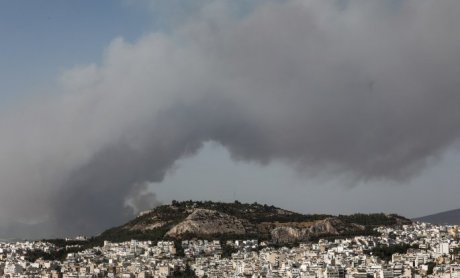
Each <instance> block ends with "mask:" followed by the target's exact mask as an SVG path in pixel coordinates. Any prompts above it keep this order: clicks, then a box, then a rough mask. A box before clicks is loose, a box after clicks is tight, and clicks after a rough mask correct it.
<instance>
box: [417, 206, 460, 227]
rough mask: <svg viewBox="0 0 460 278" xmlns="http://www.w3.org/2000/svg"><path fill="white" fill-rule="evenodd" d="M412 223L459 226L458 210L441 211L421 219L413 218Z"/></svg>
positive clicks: (459, 215)
mask: <svg viewBox="0 0 460 278" xmlns="http://www.w3.org/2000/svg"><path fill="white" fill-rule="evenodd" d="M413 220H414V221H420V222H428V223H432V224H451V225H460V209H454V210H448V211H443V212H440V213H435V214H431V215H427V216H423V217H418V218H414V219H413Z"/></svg>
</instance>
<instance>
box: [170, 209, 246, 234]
mask: <svg viewBox="0 0 460 278" xmlns="http://www.w3.org/2000/svg"><path fill="white" fill-rule="evenodd" d="M244 224H245V223H244V221H243V220H242V219H239V218H236V217H234V216H231V215H228V214H225V213H222V212H218V211H216V210H209V209H194V210H193V212H192V213H191V214H190V215H189V216H187V218H186V219H185V220H184V221H182V222H180V223H179V224H177V225H176V226H174V227H172V228H171V229H170V230H169V231H168V232H167V233H166V236H170V237H175V238H178V237H180V236H181V235H185V234H194V235H205V236H208V235H219V234H233V235H244V234H245V233H246V229H245V225H244Z"/></svg>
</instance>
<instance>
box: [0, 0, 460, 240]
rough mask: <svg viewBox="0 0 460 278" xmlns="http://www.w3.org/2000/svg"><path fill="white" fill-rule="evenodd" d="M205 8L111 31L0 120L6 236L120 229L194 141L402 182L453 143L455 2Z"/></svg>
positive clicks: (310, 169)
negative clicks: (82, 59)
mask: <svg viewBox="0 0 460 278" xmlns="http://www.w3.org/2000/svg"><path fill="white" fill-rule="evenodd" d="M213 5H217V4H213V3H209V4H207V5H206V7H204V8H203V10H202V11H201V13H200V16H199V17H197V18H194V19H191V20H190V21H187V22H186V23H184V24H183V25H181V26H180V27H178V28H176V29H175V30H174V31H173V32H172V33H171V34H161V33H153V34H149V35H146V36H145V37H143V38H141V39H139V40H138V41H137V42H134V43H128V42H125V41H123V39H121V38H118V39H115V40H114V41H113V42H112V43H111V45H110V46H109V47H108V49H107V50H106V52H105V54H104V57H105V58H104V61H103V62H102V63H101V65H88V66H85V67H80V68H75V69H72V70H70V71H67V72H65V73H63V74H62V76H61V78H60V88H59V92H60V93H59V94H51V95H49V96H47V97H46V99H38V100H37V99H35V100H30V101H29V102H28V103H25V104H23V105H22V106H21V107H20V109H19V108H18V107H16V108H15V110H14V111H9V112H5V113H4V114H3V115H2V116H1V118H0V127H1V128H2V130H4V131H7V132H4V133H2V135H1V140H0V157H1V159H0V183H1V184H2V186H1V188H0V190H1V194H0V220H1V221H2V222H0V223H8V225H9V228H8V229H9V230H6V228H4V230H3V232H4V233H12V232H15V233H20V232H23V231H24V229H23V227H24V226H26V227H39V228H40V229H41V230H40V232H41V233H42V234H47V235H51V234H52V235H55V234H61V235H62V234H78V233H87V234H92V233H97V232H99V231H101V230H102V229H104V228H107V227H110V226H113V225H116V224H119V223H121V222H123V221H124V220H125V219H128V218H129V217H132V214H133V213H135V212H137V211H138V210H142V209H144V208H145V207H147V206H150V205H155V204H157V202H158V201H156V200H155V195H154V194H153V193H151V192H148V191H146V187H145V183H146V182H161V181H162V180H163V178H164V177H165V174H166V173H167V172H168V171H169V170H170V169H171V167H173V166H174V164H175V162H176V161H177V160H178V159H180V158H182V157H184V156H189V155H194V154H196V153H197V152H198V151H199V150H200V148H201V146H202V145H203V143H205V142H208V141H215V142H217V143H219V144H221V145H223V146H224V147H226V148H227V149H228V150H229V151H230V153H231V155H232V157H233V158H234V159H235V160H242V161H256V162H258V163H261V164H266V163H269V162H270V161H272V160H281V161H284V162H285V163H288V164H289V165H292V167H294V168H296V169H298V170H300V171H302V172H306V173H311V174H318V173H319V174H322V175H345V176H347V177H348V178H349V179H352V180H355V181H369V180H386V179H388V180H396V181H404V180H407V179H409V178H411V177H413V176H414V175H416V174H417V173H419V172H420V171H421V170H423V168H424V167H426V166H427V164H429V163H431V162H432V161H433V160H436V158H437V156H439V155H440V154H442V152H444V151H445V150H446V149H448V148H450V147H452V146H454V145H455V144H456V143H457V142H458V138H459V133H460V110H459V109H458V106H459V105H460V94H459V92H458V88H459V85H460V84H459V83H460V79H459V78H458V73H459V72H460V30H459V28H458V26H459V24H460V22H459V21H460V18H458V16H457V15H458V13H459V12H460V3H459V2H458V1H442V2H436V3H434V2H433V1H425V0H418V1H415V0H406V1H403V2H402V4H401V5H400V6H398V7H397V8H394V7H388V5H387V4H384V3H383V2H379V1H350V2H349V3H348V4H347V5H345V6H341V5H335V4H334V3H332V1H331V2H329V1H286V2H282V3H266V4H263V5H260V6H258V7H257V8H255V10H254V11H253V12H252V13H251V14H250V15H248V16H247V17H245V18H243V19H233V18H232V17H228V16H226V14H225V6H223V7H218V8H216V7H213ZM216 11H219V14H218V16H217V15H216V14H215V12H216ZM211 12H212V13H211ZM190 186H191V187H192V186H193V185H190ZM13 223H17V226H14V225H13ZM11 227H18V230H14V229H13V228H11ZM12 229H13V230H12ZM0 232H2V231H1V230H0Z"/></svg>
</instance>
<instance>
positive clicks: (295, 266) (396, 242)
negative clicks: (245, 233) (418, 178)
mask: <svg viewBox="0 0 460 278" xmlns="http://www.w3.org/2000/svg"><path fill="white" fill-rule="evenodd" d="M376 230H377V231H378V232H379V233H380V236H355V237H351V238H341V239H332V240H327V239H320V240H319V241H317V242H304V243H299V244H298V245H296V246H290V247H287V246H284V247H280V246H277V247H273V246H270V243H269V242H259V241H258V240H228V241H219V240H214V241H213V240H209V241H208V240H199V239H192V240H182V241H181V242H180V244H179V245H177V244H176V243H175V242H173V241H158V242H153V241H137V240H131V241H126V242H120V243H112V242H108V241H105V242H104V244H103V246H96V247H92V248H88V249H86V250H82V251H80V252H75V253H67V254H66V256H65V257H64V258H63V259H62V261H61V260H46V259H43V258H38V259H34V260H31V258H30V256H28V254H30V253H31V252H43V253H50V252H52V251H55V250H56V249H57V248H58V247H57V246H56V245H55V244H53V243H51V242H46V241H20V242H3V243H1V244H0V274H1V275H2V276H3V277H126V278H127V277H308V278H345V277H346V278H368V277H369V278H370V277H374V278H392V277H407V278H416V277H443V278H453V277H460V264H459V263H460V254H459V250H460V248H459V246H460V244H459V240H458V235H459V231H460V228H459V227H458V226H447V225H432V224H428V223H420V222H414V223H413V224H411V225H402V226H400V227H384V226H382V227H378V228H376ZM67 240H68V241H70V239H67ZM85 240H86V239H85V238H83V237H79V238H77V239H72V242H78V241H81V242H82V243H83V242H84V241H85ZM73 247H75V246H73ZM66 248H72V246H67V247H66Z"/></svg>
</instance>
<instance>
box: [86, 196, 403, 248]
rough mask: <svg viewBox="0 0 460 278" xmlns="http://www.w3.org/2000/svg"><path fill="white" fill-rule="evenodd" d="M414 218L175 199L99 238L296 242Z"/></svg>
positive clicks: (368, 231) (369, 230)
mask: <svg viewBox="0 0 460 278" xmlns="http://www.w3.org/2000/svg"><path fill="white" fill-rule="evenodd" d="M407 223H411V221H410V220H409V219H406V218H404V217H402V216H398V215H395V214H383V213H376V214H353V215H339V216H333V215H326V214H313V215H307V214H300V213H296V212H292V211H288V210H284V209H281V208H277V207H274V206H269V205H261V204H257V203H253V204H243V203H240V202H238V201H235V202H234V203H221V202H211V201H206V202H201V201H185V202H177V201H173V202H172V204H170V205H163V206H159V207H156V208H154V209H152V210H150V211H146V212H143V213H141V214H140V215H139V216H138V217H136V218H135V219H133V220H132V221H130V222H128V223H126V224H124V225H122V226H119V227H115V228H112V229H109V230H106V231H105V232H103V233H102V234H100V235H99V236H97V237H96V238H95V239H96V240H97V241H99V242H100V241H102V240H109V241H125V240H130V239H139V240H162V239H170V240H181V239H189V238H202V239H221V240H223V239H236V238H238V239H245V238H255V239H260V240H270V241H272V242H277V243H288V242H297V241H304V240H311V239H315V238H320V237H337V236H339V237H340V236H353V235H364V234H372V233H373V230H372V228H373V227H375V226H380V225H387V226H390V225H398V224H407Z"/></svg>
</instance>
